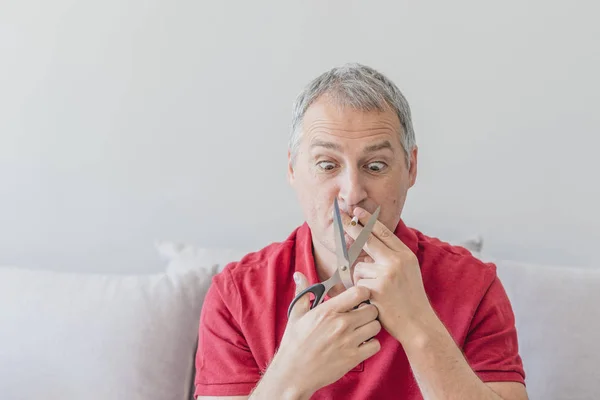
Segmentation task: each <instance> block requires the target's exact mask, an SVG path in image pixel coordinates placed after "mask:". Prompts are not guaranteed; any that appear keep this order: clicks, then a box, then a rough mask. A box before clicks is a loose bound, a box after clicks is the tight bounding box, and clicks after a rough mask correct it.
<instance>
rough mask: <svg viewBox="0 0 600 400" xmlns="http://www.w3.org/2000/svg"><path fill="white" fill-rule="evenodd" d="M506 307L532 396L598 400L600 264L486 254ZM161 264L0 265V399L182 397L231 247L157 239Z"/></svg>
mask: <svg viewBox="0 0 600 400" xmlns="http://www.w3.org/2000/svg"><path fill="white" fill-rule="evenodd" d="M461 245H464V247H467V248H469V250H471V251H472V252H473V254H474V255H475V256H477V257H481V258H482V259H484V260H485V261H489V262H494V263H495V264H496V266H497V268H498V274H499V276H500V278H501V280H502V282H503V284H504V286H505V289H506V291H507V293H508V295H509V297H510V299H511V301H512V304H513V308H514V312H515V315H516V321H517V329H518V333H519V338H520V350H521V355H522V357H523V362H524V365H525V371H526V374H527V378H526V380H527V387H528V393H529V396H530V398H531V399H543V400H552V399H561V400H563V399H564V400H591V399H600V371H599V370H598V369H597V368H598V365H600V342H599V341H598V336H599V334H600V322H599V318H598V317H599V316H600V313H599V312H598V306H599V305H600V268H597V269H593V268H578V267H576V266H549V265H533V264H529V263H523V262H519V261H511V260H503V259H494V258H493V257H491V256H489V255H486V254H485V253H484V251H483V249H482V246H481V242H475V243H474V242H472V241H471V242H468V243H467V242H465V243H464V244H461ZM156 248H157V257H162V258H163V259H164V261H165V269H164V271H161V272H160V273H151V274H150V273H149V274H135V275H133V274H129V275H128V274H122V275H116V274H100V273H79V272H54V271H47V270H41V269H40V270H33V269H25V268H19V267H17V266H3V267H0V399H3V400H31V399H45V400H59V399H60V400H75V399H85V400H95V399H102V400H106V399H113V400H121V399H122V400H188V399H191V398H192V393H193V380H194V356H195V354H194V352H195V349H196V343H197V342H196V340H197V328H198V320H199V315H200V311H201V308H202V305H203V299H204V295H205V293H206V291H207V289H208V288H209V286H210V283H211V278H212V276H213V275H214V274H216V273H218V272H219V271H220V270H221V269H222V268H223V266H224V265H225V264H226V263H228V262H230V261H234V260H237V259H239V258H240V257H241V256H242V255H243V253H242V252H241V251H238V250H235V249H208V248H202V247H195V246H191V245H182V244H177V243H173V242H168V241H165V242H160V243H157V244H156Z"/></svg>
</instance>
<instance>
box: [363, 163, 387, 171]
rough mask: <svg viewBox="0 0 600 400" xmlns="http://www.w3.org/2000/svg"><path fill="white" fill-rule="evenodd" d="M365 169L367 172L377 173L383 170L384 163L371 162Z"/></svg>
mask: <svg viewBox="0 0 600 400" xmlns="http://www.w3.org/2000/svg"><path fill="white" fill-rule="evenodd" d="M367 168H369V171H373V172H379V171H381V170H383V169H384V168H385V163H382V162H380V161H376V162H372V163H369V164H368V165H367Z"/></svg>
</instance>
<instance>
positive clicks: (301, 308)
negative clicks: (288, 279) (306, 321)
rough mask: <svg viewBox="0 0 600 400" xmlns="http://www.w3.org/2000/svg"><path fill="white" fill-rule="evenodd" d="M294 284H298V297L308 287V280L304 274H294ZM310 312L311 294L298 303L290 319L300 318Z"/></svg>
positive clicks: (296, 292) (296, 291)
mask: <svg viewBox="0 0 600 400" xmlns="http://www.w3.org/2000/svg"><path fill="white" fill-rule="evenodd" d="M294 282H295V283H296V290H295V293H294V296H298V294H299V293H300V292H302V291H303V290H304V289H306V288H307V287H308V279H306V276H304V274H303V273H302V272H294ZM309 310H310V293H306V294H305V295H304V296H302V297H301V298H299V299H298V301H296V304H294V307H293V308H292V311H291V312H290V319H296V318H300V317H301V316H303V315H304V314H306V313H307V312H308V311H309Z"/></svg>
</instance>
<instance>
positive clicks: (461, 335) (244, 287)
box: [195, 222, 525, 400]
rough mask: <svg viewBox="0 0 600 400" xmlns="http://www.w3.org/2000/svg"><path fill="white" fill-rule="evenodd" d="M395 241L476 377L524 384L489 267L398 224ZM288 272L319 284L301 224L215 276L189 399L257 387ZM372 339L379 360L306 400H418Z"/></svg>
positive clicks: (389, 352)
mask: <svg viewBox="0 0 600 400" xmlns="http://www.w3.org/2000/svg"><path fill="white" fill-rule="evenodd" d="M395 233H396V235H397V236H398V237H399V238H400V239H401V240H402V241H403V242H404V243H405V244H406V245H407V246H408V247H409V248H410V249H411V250H412V251H413V252H414V253H415V254H416V255H417V258H418V260H419V263H420V266H421V272H422V276H423V283H424V285H425V290H426V292H427V295H428V297H429V299H430V302H431V304H432V306H433V308H434V309H435V311H436V312H437V315H438V316H439V317H440V319H441V321H442V322H443V323H444V325H445V326H446V328H447V329H448V331H449V332H450V334H451V335H452V337H453V338H454V340H455V342H456V343H458V344H459V345H460V347H461V350H462V351H463V354H464V355H465V357H466V359H467V360H468V362H469V364H470V365H471V367H472V368H473V370H474V371H475V373H476V374H477V375H478V376H479V377H480V378H481V379H482V380H483V381H516V382H521V383H524V377H525V374H524V371H523V366H522V362H521V358H520V356H519V353H518V346H517V334H516V330H515V321H514V315H513V312H512V308H511V305H510V302H509V299H508V298H507V296H506V293H505V292H504V289H503V287H502V284H501V283H500V281H499V280H498V277H497V276H496V268H495V266H494V265H493V264H487V263H483V262H481V261H479V260H478V259H476V258H474V257H473V256H472V255H471V254H470V253H469V252H468V251H467V250H465V249H463V248H460V247H453V246H450V245H448V244H446V243H443V242H441V241H439V240H437V239H435V238H430V237H427V236H425V235H423V234H422V233H421V232H419V231H417V230H414V229H411V228H408V227H406V225H404V223H403V222H400V224H399V225H398V227H397V229H396V232H395ZM294 271H300V272H302V273H304V275H306V277H307V278H308V281H309V284H313V283H316V282H318V278H317V273H316V269H315V264H314V261H313V257H312V242H311V232H310V229H309V227H308V225H307V224H304V225H301V226H300V227H299V228H297V229H296V230H295V231H294V232H293V233H292V234H291V235H290V236H289V237H288V238H287V240H285V241H284V242H281V243H274V244H271V245H269V246H267V247H265V248H264V249H262V250H260V251H258V252H255V253H251V254H248V255H247V256H245V257H244V258H243V259H242V260H240V261H239V262H235V263H230V264H229V265H227V266H226V267H225V268H224V270H223V272H221V273H219V274H218V275H217V276H215V278H214V280H213V283H212V285H211V287H210V289H209V291H208V293H207V295H206V298H205V302H204V304H203V307H202V315H201V320H200V329H199V341H198V352H197V356H196V378H195V395H196V396H199V395H205V396H235V395H248V394H249V393H250V391H251V390H252V389H253V388H254V387H255V386H256V384H257V383H258V381H259V380H260V378H261V374H262V373H263V372H264V371H265V369H266V368H267V366H268V365H269V362H270V361H271V359H272V357H273V355H274V353H275V351H276V349H277V347H278V345H279V343H280V340H281V337H282V336H283V332H284V330H285V327H286V322H287V309H288V305H289V304H290V302H291V301H292V299H293V297H294V292H295V286H294V281H293V279H292V274H293V273H294ZM325 301H327V300H325ZM377 338H378V339H379V341H380V343H381V350H380V351H379V352H378V353H377V354H376V355H374V356H373V357H371V358H369V359H367V360H365V361H364V362H363V363H361V364H360V365H359V366H357V367H356V368H354V369H353V370H352V371H350V372H348V373H347V374H346V375H344V376H343V377H342V378H341V379H339V380H338V381H337V382H335V383H333V384H331V385H329V386H326V387H324V388H322V389H320V390H319V391H317V392H316V393H315V394H314V396H313V397H312V399H334V398H335V399H339V398H344V399H346V398H352V399H381V400H385V399H399V398H401V399H420V398H422V396H421V394H420V391H419V388H418V386H417V384H416V381H415V379H414V377H413V375H412V372H411V368H410V365H409V363H408V360H407V357H406V354H405V353H404V350H403V348H402V346H401V344H400V343H399V342H398V341H396V340H395V339H394V338H393V337H391V336H390V335H389V334H388V333H387V332H386V331H385V330H383V329H382V330H381V332H380V333H379V335H378V336H377Z"/></svg>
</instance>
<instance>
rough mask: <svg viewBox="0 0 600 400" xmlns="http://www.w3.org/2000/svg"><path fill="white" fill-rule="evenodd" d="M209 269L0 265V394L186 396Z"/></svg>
mask: <svg viewBox="0 0 600 400" xmlns="http://www.w3.org/2000/svg"><path fill="white" fill-rule="evenodd" d="M213 273H214V268H210V267H206V268H204V267H202V266H200V267H197V268H191V269H187V270H185V271H180V272H169V273H159V274H154V275H136V276H119V275H100V274H96V275H89V274H76V273H58V272H46V271H39V270H38V271H30V270H24V269H18V268H8V267H5V268H0V327H1V329H0V398H2V399H11V400H12V399H28V400H29V399H60V400H82V399H85V400H90V399H102V400H106V399H111V400H118V399H123V400H152V399H155V400H171V399H172V400H184V399H185V400H187V399H189V398H190V389H191V387H192V379H193V363H194V356H195V350H196V338H197V331H198V321H199V315H200V310H201V306H202V303H203V300H204V295H205V293H206V290H207V288H208V285H209V284H210V279H211V276H212V274H213Z"/></svg>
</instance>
